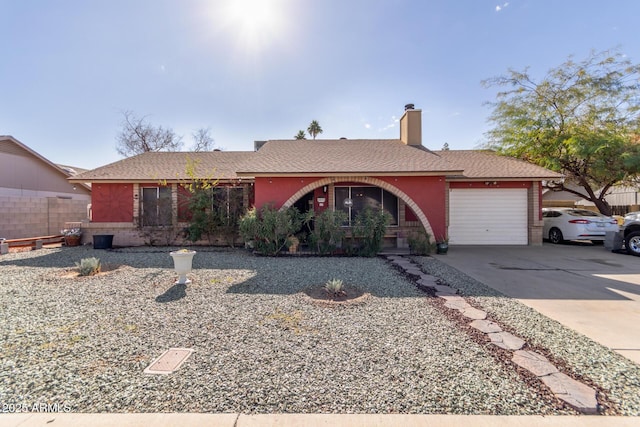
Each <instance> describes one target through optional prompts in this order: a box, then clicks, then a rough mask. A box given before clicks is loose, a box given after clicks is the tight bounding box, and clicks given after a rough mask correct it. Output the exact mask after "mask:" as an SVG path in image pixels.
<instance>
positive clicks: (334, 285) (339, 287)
mask: <svg viewBox="0 0 640 427" xmlns="http://www.w3.org/2000/svg"><path fill="white" fill-rule="evenodd" d="M324 290H325V291H327V293H328V294H329V295H330V296H332V297H339V296H341V295H346V292H345V291H344V283H343V282H342V280H340V279H331V280H329V281H327V283H325V284H324Z"/></svg>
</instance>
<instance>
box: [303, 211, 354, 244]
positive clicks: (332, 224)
mask: <svg viewBox="0 0 640 427" xmlns="http://www.w3.org/2000/svg"><path fill="white" fill-rule="evenodd" d="M313 220H314V229H313V231H311V233H310V234H309V241H310V243H311V246H312V247H313V248H315V250H316V251H318V253H319V254H321V255H327V254H331V253H333V252H334V251H335V250H336V249H337V248H338V246H341V245H342V240H343V239H344V236H345V229H344V227H343V224H344V222H345V221H346V220H347V214H346V213H345V212H343V211H332V210H329V209H327V210H325V211H323V212H322V213H320V214H319V215H317V216H315V217H314V218H313Z"/></svg>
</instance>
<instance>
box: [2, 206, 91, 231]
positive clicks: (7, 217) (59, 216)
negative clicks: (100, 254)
mask: <svg viewBox="0 0 640 427" xmlns="http://www.w3.org/2000/svg"><path fill="white" fill-rule="evenodd" d="M89 203H91V202H90V201H89V200H83V199H65V198H58V197H46V198H45V197H11V196H0V237H3V238H5V239H20V238H27V237H37V236H48V235H54V234H60V230H62V229H63V228H64V225H65V223H66V222H80V221H82V220H85V219H86V218H87V205H88V204H89Z"/></svg>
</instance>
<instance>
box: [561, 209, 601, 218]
mask: <svg viewBox="0 0 640 427" xmlns="http://www.w3.org/2000/svg"><path fill="white" fill-rule="evenodd" d="M567 213H568V214H569V215H573V216H591V217H598V216H600V214H599V213H598V212H593V211H587V210H583V209H573V210H570V211H567Z"/></svg>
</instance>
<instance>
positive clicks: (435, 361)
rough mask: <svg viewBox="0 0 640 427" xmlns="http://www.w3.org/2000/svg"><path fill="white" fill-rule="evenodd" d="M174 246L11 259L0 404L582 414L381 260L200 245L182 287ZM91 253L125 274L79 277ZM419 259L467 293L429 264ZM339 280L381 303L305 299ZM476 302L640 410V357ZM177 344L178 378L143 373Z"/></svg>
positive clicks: (0, 307) (3, 281) (1, 279)
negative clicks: (180, 357)
mask: <svg viewBox="0 0 640 427" xmlns="http://www.w3.org/2000/svg"><path fill="white" fill-rule="evenodd" d="M173 249H175V248H161V249H158V248H131V249H125V250H120V251H102V250H95V251H94V250H93V249H91V248H87V247H78V248H60V249H44V250H38V251H32V252H25V253H18V254H8V255H3V256H2V257H0V290H1V291H2V295H3V298H2V299H1V300H0V312H1V313H2V320H1V321H0V343H1V344H0V346H1V347H0V364H1V367H2V369H1V370H0V402H2V403H3V404H14V405H25V406H30V405H33V404H38V403H49V404H53V403H58V404H60V405H65V406H66V407H68V408H70V410H71V411H77V412H157V411H168V412H173V411H177V412H243V413H272V412H285V413H291V412H296V413H321V412H322V413H327V412H331V413H452V414H453V413H456V414H503V415H504V414H564V413H574V412H573V411H572V410H571V409H568V408H562V407H560V406H559V405H558V402H557V401H556V400H554V399H551V398H549V397H548V395H546V394H544V393H540V391H539V390H537V389H535V388H532V387H530V386H528V385H527V383H526V381H525V380H524V379H523V378H521V377H520V376H519V375H518V374H517V373H516V372H515V371H514V370H513V369H511V368H509V367H508V366H505V365H504V364H503V363H502V362H500V361H499V360H497V359H496V358H495V357H494V356H492V355H491V354H490V352H487V351H486V349H485V348H484V347H482V346H481V345H479V344H476V343H475V342H474V341H473V340H472V339H470V337H469V336H468V335H467V334H466V333H465V332H463V331H461V330H460V329H459V327H457V326H456V325H455V324H453V323H451V322H450V321H449V320H448V319H447V318H446V317H445V316H443V315H442V313H441V312H440V311H439V310H438V308H437V307H436V305H435V304H433V303H432V302H430V301H429V297H428V296H426V294H424V293H422V292H420V291H419V290H417V289H416V288H415V287H414V286H413V285H412V284H411V283H409V282H408V281H407V280H406V279H405V278H404V277H402V276H401V275H400V274H399V273H398V272H397V271H396V270H395V269H393V268H392V267H391V266H390V265H389V264H388V263H386V262H385V261H384V260H382V259H379V258H374V259H362V258H298V257H296V258H263V257H256V256H253V255H251V254H248V253H247V252H245V251H243V250H207V249H205V248H196V250H197V251H198V254H197V255H196V256H195V258H194V271H193V272H192V273H191V274H190V275H189V278H190V279H191V280H192V281H193V283H191V284H190V285H188V286H187V287H186V289H184V288H179V287H176V286H174V285H173V282H174V280H175V278H176V275H175V273H174V272H173V270H172V266H173V264H172V259H171V257H170V256H169V252H170V251H171V250H173ZM90 256H96V257H98V258H100V259H101V260H102V262H103V263H106V264H108V265H111V266H119V268H117V269H115V270H113V271H110V272H108V273H106V274H103V275H99V276H94V277H84V278H78V277H69V274H68V273H69V272H70V271H72V270H73V267H74V265H75V263H76V262H78V261H80V259H81V258H86V257H90ZM419 260H420V261H421V262H423V265H425V268H426V269H430V270H438V274H439V275H440V276H447V277H449V276H451V277H450V278H451V279H454V280H451V281H452V282H456V283H451V282H450V283H451V284H452V285H453V286H457V287H464V286H467V285H464V286H463V284H462V283H463V282H465V280H458V278H459V276H458V275H456V272H455V271H453V272H452V271H445V270H446V269H444V268H443V267H442V265H441V264H439V263H438V264H435V263H434V262H432V260H433V259H432V258H419ZM331 278H339V279H342V280H344V281H345V283H347V284H350V285H353V286H357V287H359V288H360V289H362V290H364V291H366V292H369V293H370V294H371V297H370V298H368V299H366V301H365V302H364V303H362V304H358V305H353V306H349V307H337V308H335V307H333V308H332V307H322V306H318V305H315V304H312V303H310V302H309V300H308V297H307V296H306V295H305V294H304V293H302V291H303V290H304V289H305V288H307V287H309V286H314V285H318V286H321V285H322V284H323V283H325V282H326V281H327V280H328V279H331ZM465 283H466V282H465ZM468 286H469V287H468V288H465V289H464V291H465V292H467V293H468V292H470V291H469V289H473V286H479V285H478V284H477V283H471V284H470V285H468ZM469 294H471V293H469ZM479 295H481V296H477V297H475V299H477V300H478V302H479V304H481V305H482V307H484V308H485V309H487V310H488V311H490V312H491V313H492V315H494V316H495V317H496V318H499V319H500V320H504V321H505V322H508V323H510V324H512V326H513V327H514V329H515V330H518V331H520V329H527V328H529V327H530V325H531V324H532V322H533V323H535V325H536V328H540V330H538V331H536V332H530V333H528V334H522V335H521V336H526V337H527V339H536V340H538V341H539V342H540V344H541V345H544V346H546V348H549V349H550V350H551V351H553V352H554V354H557V355H558V357H561V358H562V359H563V360H566V361H567V362H568V363H569V364H571V365H572V366H575V369H576V372H578V373H581V374H584V375H587V374H588V375H591V374H594V376H593V377H591V376H590V378H593V380H594V381H596V382H597V383H598V384H600V385H602V386H604V387H606V388H608V389H609V390H610V392H611V395H610V396H609V397H610V398H612V399H618V401H620V405H621V407H623V408H624V411H625V413H627V414H632V413H633V414H638V408H639V406H640V405H639V404H638V395H640V392H639V390H640V387H639V386H638V378H639V375H638V370H637V368H636V369H635V370H633V369H634V368H633V367H634V366H635V365H633V364H631V363H625V362H624V360H621V358H620V357H616V355H615V353H612V352H610V351H608V350H607V349H604V348H602V347H601V346H598V345H596V344H594V343H592V342H590V341H589V340H587V339H585V338H584V337H581V336H577V335H576V334H574V333H572V332H571V331H567V330H566V329H564V328H562V327H561V326H559V325H555V324H553V322H551V321H549V320H548V319H545V318H542V317H541V316H536V314H535V312H533V313H531V312H530V311H527V310H526V307H524V308H523V306H521V305H520V304H518V303H516V302H514V301H512V300H506V299H504V298H501V297H500V296H495V297H494V296H489V295H487V294H486V293H483V292H480V293H479ZM491 299H494V300H495V301H493V302H491V301H490V300H491ZM514 312H515V313H516V314H514ZM517 313H523V314H522V315H519V314H517ZM529 317H530V318H529ZM548 328H552V331H553V333H554V334H555V336H548V335H547V334H546V332H545V331H548V330H549V329H548ZM567 337H570V338H571V340H573V341H567ZM567 342H571V345H569V346H567V345H566V344H567ZM169 347H187V348H192V349H194V350H195V352H194V353H193V354H192V356H191V357H190V358H189V359H188V360H187V362H186V363H185V364H184V365H183V366H182V367H181V368H180V369H179V370H178V371H176V372H174V373H172V374H170V375H167V376H159V375H146V374H144V373H143V370H144V368H145V367H147V366H148V365H149V363H150V362H151V361H152V360H153V359H154V358H156V357H157V356H159V355H160V354H161V353H162V352H163V351H165V350H166V349H168V348H169ZM568 347H571V348H568ZM587 360H591V361H592V362H594V363H597V364H598V366H597V367H596V366H591V367H589V363H587ZM592 365H593V364H592ZM600 365H602V366H600ZM619 374H624V375H627V376H628V377H627V378H626V379H624V380H623V379H619V378H616V377H615V376H616V375H619ZM632 375H633V377H632ZM634 381H635V383H634ZM633 393H635V399H634V398H631V397H629V395H630V394H633Z"/></svg>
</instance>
